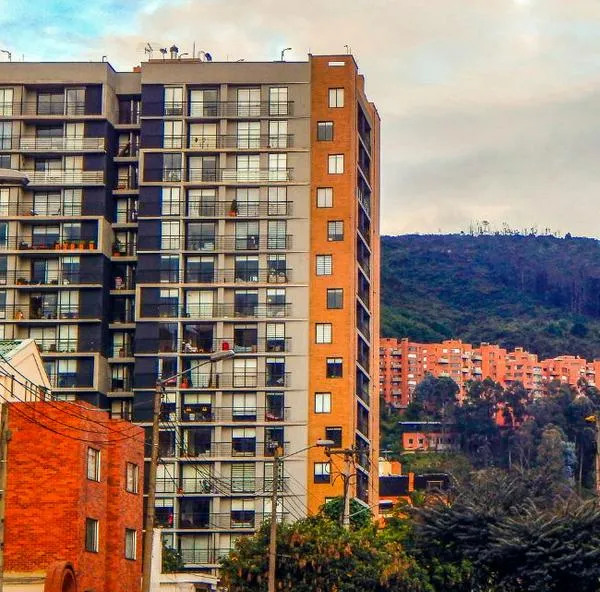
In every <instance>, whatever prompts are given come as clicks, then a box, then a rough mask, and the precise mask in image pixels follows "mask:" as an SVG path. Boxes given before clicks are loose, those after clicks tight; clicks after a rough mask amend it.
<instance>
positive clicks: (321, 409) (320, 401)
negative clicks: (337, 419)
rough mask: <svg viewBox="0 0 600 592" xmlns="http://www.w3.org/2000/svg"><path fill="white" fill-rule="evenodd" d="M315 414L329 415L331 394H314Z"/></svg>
mask: <svg viewBox="0 0 600 592" xmlns="http://www.w3.org/2000/svg"><path fill="white" fill-rule="evenodd" d="M315 413H331V393H315Z"/></svg>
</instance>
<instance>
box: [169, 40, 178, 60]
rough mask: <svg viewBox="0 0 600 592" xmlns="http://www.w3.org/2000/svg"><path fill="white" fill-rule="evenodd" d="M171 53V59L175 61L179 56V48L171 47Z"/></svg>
mask: <svg viewBox="0 0 600 592" xmlns="http://www.w3.org/2000/svg"><path fill="white" fill-rule="evenodd" d="M169 52H170V53H171V59H172V60H174V59H176V58H177V54H178V53H179V48H178V47H177V46H176V45H175V44H173V45H171V47H169Z"/></svg>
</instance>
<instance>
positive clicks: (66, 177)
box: [23, 170, 104, 187]
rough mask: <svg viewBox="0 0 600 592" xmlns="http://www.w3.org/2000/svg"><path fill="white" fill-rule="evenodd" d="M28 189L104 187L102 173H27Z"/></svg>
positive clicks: (55, 171)
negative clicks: (74, 186) (80, 186)
mask: <svg viewBox="0 0 600 592" xmlns="http://www.w3.org/2000/svg"><path fill="white" fill-rule="evenodd" d="M23 172H24V173H26V174H27V176H28V177H29V187H35V186H38V187H52V186H56V185H104V171H76V170H54V171H29V170H23Z"/></svg>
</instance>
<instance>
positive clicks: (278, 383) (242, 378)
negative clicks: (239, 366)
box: [135, 372, 291, 421]
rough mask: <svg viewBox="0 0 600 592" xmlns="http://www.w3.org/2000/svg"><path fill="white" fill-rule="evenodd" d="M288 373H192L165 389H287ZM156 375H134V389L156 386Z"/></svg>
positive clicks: (172, 419)
mask: <svg viewBox="0 0 600 592" xmlns="http://www.w3.org/2000/svg"><path fill="white" fill-rule="evenodd" d="M290 377H291V373H290V372H281V373H277V374H274V373H268V372H254V373H247V374H244V373H235V374H234V373H232V372H221V373H218V374H215V373H213V374H210V373H209V372H205V373H199V372H194V373H191V374H190V375H188V376H187V377H185V378H183V379H182V380H181V381H180V382H179V384H177V382H176V381H173V383H172V384H166V385H165V387H166V388H177V387H179V388H180V389H181V390H219V389H222V388H242V389H255V388H263V387H269V388H270V387H272V388H287V387H289V386H290ZM156 380H157V376H156V374H151V373H143V374H136V377H135V388H149V387H153V386H155V385H156ZM176 419H177V417H176V413H175V412H174V411H173V412H172V413H170V414H169V418H168V421H175V420H176Z"/></svg>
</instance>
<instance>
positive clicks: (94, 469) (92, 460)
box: [87, 446, 102, 481]
mask: <svg viewBox="0 0 600 592" xmlns="http://www.w3.org/2000/svg"><path fill="white" fill-rule="evenodd" d="M101 460H102V452H101V451H100V450H98V448H93V447H92V446H88V449H87V478H88V479H89V480H90V481H100V467H101Z"/></svg>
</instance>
